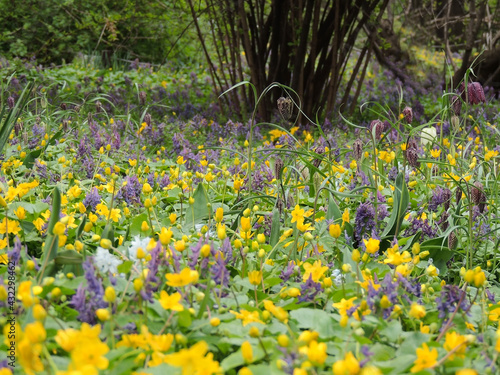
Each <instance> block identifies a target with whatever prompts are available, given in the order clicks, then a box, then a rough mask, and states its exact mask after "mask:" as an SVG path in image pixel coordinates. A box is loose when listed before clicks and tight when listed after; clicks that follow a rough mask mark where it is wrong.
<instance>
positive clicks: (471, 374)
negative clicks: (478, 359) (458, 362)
mask: <svg viewBox="0 0 500 375" xmlns="http://www.w3.org/2000/svg"><path fill="white" fill-rule="evenodd" d="M455 375H477V371H476V370H474V369H471V368H464V369H461V370H457V372H455Z"/></svg>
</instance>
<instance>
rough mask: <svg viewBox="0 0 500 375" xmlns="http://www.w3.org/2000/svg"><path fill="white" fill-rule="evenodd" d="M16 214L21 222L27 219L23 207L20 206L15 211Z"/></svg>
mask: <svg viewBox="0 0 500 375" xmlns="http://www.w3.org/2000/svg"><path fill="white" fill-rule="evenodd" d="M14 214H15V215H16V216H17V218H18V219H19V220H24V219H26V210H25V209H24V207H23V206H19V207H18V208H17V209H16V210H15V211H14Z"/></svg>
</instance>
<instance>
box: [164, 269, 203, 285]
mask: <svg viewBox="0 0 500 375" xmlns="http://www.w3.org/2000/svg"><path fill="white" fill-rule="evenodd" d="M165 276H166V278H167V280H168V281H167V285H169V286H173V287H181V286H186V285H188V284H191V283H195V282H197V281H198V278H199V275H198V271H193V270H191V269H189V268H187V267H186V268H184V269H183V270H182V271H181V272H180V273H167V274H166V275H165Z"/></svg>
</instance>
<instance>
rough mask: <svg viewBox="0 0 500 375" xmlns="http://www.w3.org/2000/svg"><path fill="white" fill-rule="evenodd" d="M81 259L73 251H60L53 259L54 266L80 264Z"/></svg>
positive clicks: (80, 256) (79, 255)
mask: <svg viewBox="0 0 500 375" xmlns="http://www.w3.org/2000/svg"><path fill="white" fill-rule="evenodd" d="M82 262H83V257H82V255H81V254H79V253H77V252H76V251H74V250H65V251H61V252H60V253H59V254H57V256H56V257H55V258H54V263H56V264H82Z"/></svg>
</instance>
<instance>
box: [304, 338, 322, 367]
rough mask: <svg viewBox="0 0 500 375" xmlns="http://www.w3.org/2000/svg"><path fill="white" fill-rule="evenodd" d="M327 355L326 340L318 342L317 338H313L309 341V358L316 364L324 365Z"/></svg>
mask: <svg viewBox="0 0 500 375" xmlns="http://www.w3.org/2000/svg"><path fill="white" fill-rule="evenodd" d="M326 357H327V354H326V344H325V343H324V342H320V343H318V342H317V341H316V340H313V341H311V342H310V343H309V347H308V348H307V359H309V360H310V361H311V362H312V363H314V364H316V365H322V364H323V363H325V360H326Z"/></svg>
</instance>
